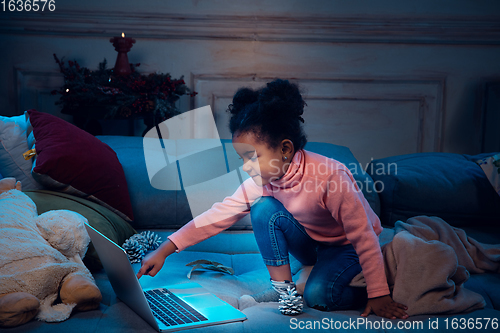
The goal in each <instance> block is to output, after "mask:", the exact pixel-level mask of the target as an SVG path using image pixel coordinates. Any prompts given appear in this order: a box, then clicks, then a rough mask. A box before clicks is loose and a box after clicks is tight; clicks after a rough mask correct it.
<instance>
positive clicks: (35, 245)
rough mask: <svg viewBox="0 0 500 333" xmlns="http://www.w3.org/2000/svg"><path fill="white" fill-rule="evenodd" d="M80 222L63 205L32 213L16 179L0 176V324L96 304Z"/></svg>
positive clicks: (52, 317)
mask: <svg viewBox="0 0 500 333" xmlns="http://www.w3.org/2000/svg"><path fill="white" fill-rule="evenodd" d="M86 221H87V220H86V219H85V218H84V217H83V216H82V215H80V214H78V213H75V212H71V211H68V210H54V211H49V212H46V213H43V214H41V215H38V213H37V209H36V205H35V203H34V202H33V201H32V200H31V199H30V198H29V197H28V196H27V195H26V194H24V193H23V192H21V183H20V182H18V181H16V180H15V179H14V178H3V179H1V180H0V327H13V326H18V325H21V324H24V323H26V322H28V321H30V320H32V319H33V318H35V317H36V318H37V319H38V320H41V321H46V322H59V321H63V320H66V319H67V318H69V316H70V315H71V313H72V311H73V310H75V311H76V310H78V311H87V310H93V309H96V308H98V307H99V303H100V302H101V299H102V295H101V292H100V291H99V288H98V287H97V286H96V284H95V280H94V278H93V277H92V275H91V274H90V272H89V270H88V269H87V268H86V267H85V265H84V264H83V262H82V258H83V257H84V255H85V252H86V251H87V246H88V244H89V242H90V238H89V236H88V234H87V231H86V230H85V225H84V223H85V222H86Z"/></svg>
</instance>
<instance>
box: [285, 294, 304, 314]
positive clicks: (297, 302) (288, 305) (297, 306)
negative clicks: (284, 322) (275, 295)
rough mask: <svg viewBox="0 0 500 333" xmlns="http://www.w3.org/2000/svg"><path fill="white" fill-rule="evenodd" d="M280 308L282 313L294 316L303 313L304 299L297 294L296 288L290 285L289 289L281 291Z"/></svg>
mask: <svg viewBox="0 0 500 333" xmlns="http://www.w3.org/2000/svg"><path fill="white" fill-rule="evenodd" d="M279 303H280V305H279V310H280V312H281V313H282V314H284V315H288V316H294V315H298V314H300V313H302V309H303V307H304V300H303V299H302V296H300V295H299V294H297V291H296V290H295V288H291V287H288V288H287V291H286V292H284V293H280V300H279Z"/></svg>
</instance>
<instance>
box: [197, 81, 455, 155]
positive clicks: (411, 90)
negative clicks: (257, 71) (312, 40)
mask: <svg viewBox="0 0 500 333" xmlns="http://www.w3.org/2000/svg"><path fill="white" fill-rule="evenodd" d="M269 80H271V78H270V77H255V76H252V77H224V76H223V75H219V76H206V75H202V74H199V75H194V77H193V82H194V87H195V89H196V91H199V92H200V93H199V94H198V95H197V97H196V99H195V104H194V107H201V106H204V105H207V104H209V105H211V106H212V110H213V112H214V117H215V120H216V124H217V128H218V131H219V135H220V137H222V138H230V137H231V135H230V133H229V130H228V126H227V124H228V121H229V114H228V113H227V112H226V110H227V106H228V104H230V103H231V99H232V96H233V95H234V92H235V87H244V86H248V87H252V88H257V87H260V86H262V85H264V84H265V82H268V81H269ZM295 80H296V81H298V82H299V83H300V87H301V88H302V90H303V96H304V98H305V101H306V103H307V106H306V108H305V112H304V119H305V126H304V129H305V131H306V133H307V134H308V138H309V140H310V141H320V142H329V143H334V144H340V145H344V146H348V147H349V148H350V149H351V151H352V152H353V153H354V155H355V156H356V157H357V158H358V160H359V161H360V162H361V163H362V164H363V165H365V164H366V163H367V162H369V161H370V160H371V158H374V159H376V158H383V157H387V156H392V155H398V154H410V153H417V152H429V151H440V149H441V145H442V126H441V124H442V118H443V105H442V100H443V97H444V96H443V94H444V85H445V82H444V80H439V79H434V80H430V79H425V78H422V79H417V78H414V79H411V80H403V79H389V78H363V79H360V78H351V79H347V78H331V79H321V80H320V79H313V80H311V79H301V78H295ZM200 126H203V124H202V123H200ZM195 130H196V129H195ZM201 130H202V129H201V128H200V129H198V131H201Z"/></svg>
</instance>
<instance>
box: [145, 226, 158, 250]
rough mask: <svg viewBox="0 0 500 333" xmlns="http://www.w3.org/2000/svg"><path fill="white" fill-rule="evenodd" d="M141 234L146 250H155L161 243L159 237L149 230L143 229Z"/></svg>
mask: <svg viewBox="0 0 500 333" xmlns="http://www.w3.org/2000/svg"><path fill="white" fill-rule="evenodd" d="M141 235H142V236H143V238H144V242H145V243H146V250H147V251H154V250H156V249H157V248H158V247H159V246H160V244H161V237H160V236H158V235H157V234H155V233H154V232H151V231H143V232H141Z"/></svg>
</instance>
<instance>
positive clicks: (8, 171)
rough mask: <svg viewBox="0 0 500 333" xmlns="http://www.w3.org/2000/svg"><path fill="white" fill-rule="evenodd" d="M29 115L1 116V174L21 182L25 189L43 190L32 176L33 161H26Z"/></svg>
mask: <svg viewBox="0 0 500 333" xmlns="http://www.w3.org/2000/svg"><path fill="white" fill-rule="evenodd" d="M27 127H28V121H27V114H26V113H25V114H22V115H20V116H15V117H2V116H0V173H1V174H3V176H4V177H14V178H16V179H17V180H19V181H20V182H21V183H22V185H23V188H24V189H27V190H28V189H41V188H42V185H40V184H39V183H37V182H36V181H35V180H34V179H33V177H32V176H31V168H32V166H33V165H32V164H33V163H32V161H31V160H25V159H24V157H23V153H25V152H26V151H27V150H28V141H27V136H28V134H27Z"/></svg>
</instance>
